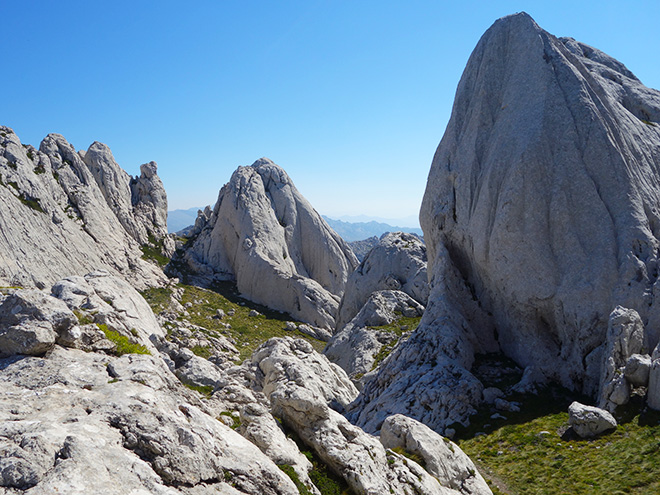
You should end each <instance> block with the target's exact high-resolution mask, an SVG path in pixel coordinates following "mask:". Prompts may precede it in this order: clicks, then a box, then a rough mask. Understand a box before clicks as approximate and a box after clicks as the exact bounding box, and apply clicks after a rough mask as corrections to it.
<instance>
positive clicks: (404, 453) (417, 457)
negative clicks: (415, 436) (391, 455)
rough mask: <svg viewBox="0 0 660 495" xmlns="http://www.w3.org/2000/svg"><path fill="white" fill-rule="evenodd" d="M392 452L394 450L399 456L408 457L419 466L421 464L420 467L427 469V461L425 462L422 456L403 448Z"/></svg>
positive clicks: (395, 448)
mask: <svg viewBox="0 0 660 495" xmlns="http://www.w3.org/2000/svg"><path fill="white" fill-rule="evenodd" d="M390 450H392V451H393V452H396V453H397V454H399V455H402V456H404V457H407V458H408V459H410V460H411V461H415V462H416V463H417V464H419V465H420V466H422V467H423V468H425V469H426V461H425V460H424V458H423V457H422V456H421V455H419V454H413V453H412V452H408V451H407V450H406V449H404V448H403V447H394V448H392V449H390Z"/></svg>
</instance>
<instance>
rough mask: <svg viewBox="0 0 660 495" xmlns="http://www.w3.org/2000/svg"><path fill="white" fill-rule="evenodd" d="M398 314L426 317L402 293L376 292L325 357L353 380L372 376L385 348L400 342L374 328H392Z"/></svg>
mask: <svg viewBox="0 0 660 495" xmlns="http://www.w3.org/2000/svg"><path fill="white" fill-rule="evenodd" d="M397 313H398V314H402V315H404V316H408V317H414V316H422V315H423V314H424V306H422V305H421V304H419V303H418V302H417V301H415V300H414V299H413V298H412V297H410V296H409V295H408V294H406V293H405V292H401V291H398V290H382V291H376V292H373V293H372V294H371V296H370V297H369V299H368V300H367V302H366V303H365V304H364V306H362V309H361V310H360V312H359V313H358V314H357V315H355V318H353V319H352V320H351V321H350V322H349V323H348V324H347V325H346V326H345V327H344V328H343V329H342V330H341V331H340V332H339V333H337V334H335V335H334V336H333V337H332V339H331V340H330V342H328V345H327V346H326V348H325V349H324V350H323V354H325V355H326V356H327V358H328V359H329V360H330V361H332V362H333V363H335V364H337V365H338V366H340V367H341V368H343V369H344V371H346V373H348V375H349V376H350V377H351V378H352V379H356V378H357V377H358V376H360V375H364V374H365V373H369V372H370V371H371V370H372V369H373V367H374V364H375V360H376V356H377V354H378V353H379V352H380V351H381V349H382V348H383V346H393V345H394V344H395V343H396V341H397V340H398V338H399V337H398V335H397V332H393V331H388V330H383V329H377V328H373V327H379V326H383V325H389V324H391V323H392V322H394V321H395V319H396V318H397ZM399 329H400V328H399ZM400 330H401V329H400ZM406 330H407V329H406ZM411 330H412V329H411ZM401 331H402V332H404V333H405V330H401Z"/></svg>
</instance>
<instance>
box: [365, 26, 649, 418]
mask: <svg viewBox="0 0 660 495" xmlns="http://www.w3.org/2000/svg"><path fill="white" fill-rule="evenodd" d="M658 122H660V92H658V91H656V90H653V89H649V88H646V87H645V86H643V85H642V83H641V82H640V81H639V80H638V79H637V78H636V77H635V76H634V75H633V74H632V73H631V72H630V71H628V70H627V69H626V68H625V67H624V66H623V64H621V63H620V62H618V61H616V60H614V59H613V58H611V57H609V56H608V55H606V54H604V53H602V52H600V51H598V50H597V49H595V48H592V47H589V46H587V45H584V44H582V43H579V42H577V41H575V40H573V39H570V38H562V39H558V38H555V37H554V36H552V35H551V34H549V33H547V32H546V31H544V30H543V29H541V28H540V27H539V26H538V25H537V24H536V23H535V22H534V21H533V20H532V19H531V18H530V17H529V16H528V15H527V14H525V13H521V14H516V15H512V16H508V17H504V18H502V19H500V20H498V21H496V22H495V23H494V24H493V26H492V27H491V28H490V29H488V31H487V32H486V33H485V34H484V35H483V37H482V38H481V40H480V41H479V43H478V45H477V47H476V48H475V50H474V52H473V53H472V55H471V57H470V59H469V61H468V64H467V67H466V69H465V71H464V73H463V76H462V78H461V81H460V83H459V86H458V89H457V93H456V99H455V102H454V107H453V110H452V116H451V119H450V122H449V124H448V127H447V130H446V132H445V134H444V136H443V138H442V141H441V142H440V145H439V147H438V149H437V151H436V153H435V156H434V159H433V164H432V166H431V171H430V174H429V178H428V183H427V189H426V193H425V196H424V200H423V204H422V209H421V213H420V220H421V224H422V227H423V230H424V235H425V240H426V243H427V249H428V257H429V278H430V283H431V287H432V288H431V295H430V297H429V304H428V307H427V312H426V314H425V316H424V318H423V320H422V324H421V325H420V328H419V330H418V331H417V332H416V335H413V336H412V337H411V338H410V339H409V340H408V341H407V342H406V344H405V345H404V346H402V347H401V348H400V350H399V353H395V354H398V355H396V356H395V355H393V356H391V358H390V361H389V369H388V366H386V365H387V364H388V363H385V364H384V365H383V367H382V369H381V372H380V374H379V376H378V377H377V378H375V379H374V380H372V385H371V386H368V385H367V386H366V387H365V390H363V397H361V399H360V401H361V402H362V401H364V402H362V403H365V402H367V403H370V404H371V405H372V406H373V409H372V407H371V406H368V407H367V408H366V409H365V410H364V411H363V412H362V413H361V414H362V415H363V416H362V417H363V419H362V421H364V422H367V421H371V420H369V419H368V415H369V414H370V413H369V412H368V411H367V410H368V409H372V411H382V410H384V409H387V410H389V411H390V412H394V411H393V409H398V412H402V413H404V414H410V415H412V416H413V417H417V418H418V419H419V416H422V415H424V416H425V417H427V418H428V421H424V422H426V423H427V424H430V425H431V426H433V427H434V428H440V427H441V426H443V425H446V424H447V421H448V420H449V419H450V418H455V417H456V416H461V415H463V414H467V412H468V411H469V407H468V404H470V403H472V404H475V403H478V401H479V399H478V397H479V394H474V393H473V392H475V391H476V390H475V386H476V385H473V384H474V380H473V379H472V378H470V374H469V372H468V371H467V370H469V368H470V366H471V359H472V358H471V356H472V355H473V354H474V352H480V351H483V350H487V349H484V347H487V348H490V349H492V350H497V349H498V347H499V349H501V350H502V351H503V352H504V353H505V354H507V355H508V356H510V357H512V358H513V359H514V360H515V361H516V362H517V363H518V364H519V365H521V366H522V367H527V366H529V365H534V366H535V367H537V368H538V370H539V371H540V372H541V373H543V374H544V375H546V376H547V377H548V378H550V379H553V380H555V381H558V382H560V383H561V384H563V385H564V386H566V387H568V388H571V389H573V390H578V391H581V392H584V393H587V394H590V395H592V396H594V397H595V396H596V394H597V389H598V384H599V379H600V375H601V367H602V363H603V358H602V356H603V349H604V347H605V345H606V333H607V327H608V319H609V315H610V313H611V312H612V310H613V309H614V308H615V307H616V306H618V305H620V306H623V307H625V308H629V309H633V310H635V311H637V313H638V314H639V316H640V318H641V321H642V322H643V323H644V326H645V335H644V341H645V347H646V348H647V349H652V348H654V347H655V345H656V344H657V342H658V338H659V334H658V331H659V329H660V324H659V323H660V321H659V319H660V305H659V304H658V303H657V302H656V301H657V297H656V296H655V295H656V294H657V292H658V290H660V285H658V282H657V280H658V273H659V271H658V261H659V260H658V253H659V252H660V250H659V248H660V241H659V237H660V187H659V186H660V174H659V172H658V170H660V146H659V144H660V124H658ZM448 283H449V284H454V283H455V284H457V285H455V287H456V288H457V290H459V291H462V293H464V294H465V293H467V295H468V297H467V298H459V297H456V294H455V291H454V290H448V289H447V288H446V286H447V284H448ZM461 285H462V286H463V289H460V286H461ZM470 305H473V306H476V307H478V308H481V309H480V312H478V313H476V318H475V313H474V311H473V309H471V308H469V307H467V306H470ZM429 345H434V346H435V347H434V349H435V350H434V352H428V351H427V350H426V349H428V346H429ZM413 356H414V359H413ZM557 360H561V362H562V365H561V366H556V363H557ZM428 365H430V366H431V368H432V370H435V371H429V369H428V368H429V366H428ZM411 366H412V367H414V368H416V370H414V371H411V369H410V367H411ZM452 366H454V367H458V368H460V371H459V372H458V373H457V374H456V376H458V377H460V378H452V377H451V375H450V374H448V373H446V372H444V371H443V370H442V368H447V367H452ZM391 369H394V370H395V371H394V372H392V371H391ZM396 371H403V372H404V373H403V375H402V374H400V373H396ZM433 373H435V374H436V375H437V376H438V377H440V376H442V377H444V378H446V379H448V380H449V382H447V381H444V382H442V383H444V384H445V385H446V386H448V387H449V388H450V389H452V390H453V395H454V398H455V399H456V402H455V403H454V404H451V403H448V401H445V400H440V401H436V402H435V403H431V404H430V407H431V409H432V410H433V411H436V412H437V413H438V414H433V413H431V412H428V413H421V412H415V410H414V408H413V407H410V408H409V407H401V406H400V405H398V404H401V403H404V404H405V403H407V402H408V399H410V400H411V401H412V402H413V403H414V402H416V398H415V397H411V392H408V391H417V390H420V389H421V390H423V389H425V387H424V384H425V383H429V385H430V382H428V381H427V379H428V377H429V374H433ZM461 380H463V382H461ZM404 384H405V386H404ZM445 385H443V386H445ZM432 388H435V389H437V388H438V387H437V386H436V387H432ZM407 390H408V391H407ZM458 398H461V399H460V400H459V399H458ZM447 407H448V408H449V409H450V411H449V412H447V413H443V414H441V413H440V411H439V409H440V408H447ZM365 411H366V412H365ZM418 411H421V409H418ZM458 411H462V413H458ZM378 414H380V412H379V413H378ZM371 416H372V417H373V414H371ZM464 418H465V416H464ZM363 424H364V423H363Z"/></svg>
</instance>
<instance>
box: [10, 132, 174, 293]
mask: <svg viewBox="0 0 660 495" xmlns="http://www.w3.org/2000/svg"><path fill="white" fill-rule="evenodd" d="M153 173H155V166H150V167H149V170H148V171H146V172H145V170H143V176H146V175H149V177H150V178H149V180H148V181H147V182H146V183H145V184H143V186H142V187H141V188H139V190H138V189H136V188H133V189H135V192H133V190H132V189H131V187H130V185H129V180H128V179H129V178H128V176H127V175H126V173H125V172H123V171H122V170H121V169H120V168H119V166H118V165H117V164H116V163H115V161H114V159H113V158H112V154H111V153H110V150H109V149H107V147H105V146H104V145H101V144H99V143H94V144H92V146H90V149H89V150H88V152H87V153H78V152H76V150H75V149H74V148H73V146H71V145H70V144H69V143H68V142H67V141H66V140H65V139H64V138H63V137H62V136H60V135H58V134H49V135H48V136H47V137H46V138H45V139H44V140H43V141H42V142H41V145H40V146H39V150H37V149H35V148H34V147H32V146H25V145H22V144H21V142H20V140H19V139H18V136H16V134H14V132H13V131H12V130H11V129H10V128H8V127H4V126H0V205H1V208H0V226H1V227H2V229H1V230H2V233H3V235H2V236H0V285H5V286H7V285H9V286H23V287H34V286H37V287H40V288H43V287H49V286H50V285H51V284H53V283H54V282H55V281H57V280H59V279H61V278H63V277H65V276H70V275H74V274H77V275H83V274H85V273H87V272H90V271H93V270H97V269H105V270H109V271H110V272H112V273H114V274H117V275H120V276H123V277H124V278H125V279H127V280H129V281H130V282H131V283H132V284H134V285H135V286H137V287H139V288H144V287H146V286H150V285H152V286H153V285H158V284H161V283H163V282H164V280H165V277H164V276H163V274H162V272H161V270H160V269H158V268H157V267H156V266H155V265H153V264H151V263H148V262H146V261H144V260H142V259H141V257H142V253H141V251H140V245H142V244H145V243H146V242H148V241H149V235H148V234H151V237H152V238H153V240H154V241H157V242H164V241H166V240H168V239H169V238H167V237H164V236H165V234H166V230H165V227H164V226H165V216H166V215H167V202H166V199H165V191H164V189H163V187H162V183H160V180H159V179H158V180H157V177H156V176H154V175H153ZM140 181H143V179H138V182H140ZM140 183H142V182H140ZM132 198H133V199H132ZM138 212H150V215H147V214H146V213H145V214H142V213H139V214H137V213H138ZM166 243H168V244H171V241H167V242H166ZM170 248H173V246H170Z"/></svg>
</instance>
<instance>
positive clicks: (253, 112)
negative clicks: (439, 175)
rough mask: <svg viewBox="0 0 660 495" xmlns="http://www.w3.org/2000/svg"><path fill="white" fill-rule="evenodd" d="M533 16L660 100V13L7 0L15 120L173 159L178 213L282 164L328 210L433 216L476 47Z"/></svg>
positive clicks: (504, 5) (9, 97)
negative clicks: (504, 21) (262, 161)
mask: <svg viewBox="0 0 660 495" xmlns="http://www.w3.org/2000/svg"><path fill="white" fill-rule="evenodd" d="M521 10H525V11H526V12H528V13H529V14H530V15H532V17H534V18H535V19H536V21H537V22H538V23H539V24H540V25H541V27H543V28H544V29H546V30H547V31H549V32H551V33H552V34H555V35H557V36H572V37H574V38H576V39H578V40H580V41H582V42H585V43H587V44H590V45H593V46H595V47H597V48H599V49H601V50H603V51H605V52H606V53H609V54H610V55H612V56H614V57H616V58H618V59H619V60H620V61H621V62H623V63H624V64H626V65H627V66H628V68H629V69H631V70H632V71H633V72H634V73H635V74H636V75H637V76H638V77H639V78H640V79H641V80H642V82H644V83H645V84H646V85H647V86H651V87H655V88H660V61H659V59H658V54H659V53H660V28H659V27H660V2H658V1H657V0H653V1H651V0H646V1H645V0H638V1H635V2H623V1H621V0H619V1H616V2H615V1H607V0H606V1H598V2H595V1H594V2H580V1H575V0H572V1H554V2H547V1H544V2H530V1H527V2H521V1H496V2H495V1H492V0H491V1H480V2H478V1H473V2H470V1H462V2H444V1H416V0H408V1H406V2H403V1H390V2H388V1H384V0H380V1H359V0H347V1H331V0H325V1H323V0H304V1H274V0H268V1H250V0H239V1H233V0H223V1H191V2H172V1H167V0H158V1H156V0H133V1H130V2H128V1H112V2H100V1H90V0H84V1H67V0H62V1H59V2H54V1H52V0H49V1H30V0H23V1H10V0H0V19H2V21H1V23H0V25H1V26H2V51H1V53H2V58H1V60H2V67H3V71H2V83H1V85H2V90H3V98H2V103H1V104H0V123H2V124H4V125H8V126H10V127H12V128H14V130H15V131H16V133H17V134H18V135H19V137H20V138H21V140H22V141H23V142H24V143H30V144H34V145H35V146H38V144H39V142H40V141H41V139H43V137H44V136H45V135H46V134H48V133H49V132H57V133H60V134H63V135H64V136H65V137H66V138H67V139H68V140H69V142H71V143H72V144H73V145H74V146H75V147H76V148H77V149H81V148H82V149H86V148H87V147H88V146H89V145H90V144H91V143H92V142H93V141H95V140H98V141H101V142H104V143H106V144H108V145H109V146H110V148H111V149H112V151H113V153H114V155H115V158H116V160H117V161H118V163H119V164H120V165H121V166H122V167H123V168H124V169H125V170H127V171H128V172H129V173H130V174H133V175H135V174H137V173H139V165H140V164H141V163H144V162H147V161H150V160H155V161H157V162H158V165H159V175H160V176H161V178H162V179H163V182H164V183H165V187H166V189H167V191H168V197H169V202H170V209H177V208H188V207H192V206H199V205H205V204H209V203H213V202H214V201H215V199H216V197H217V194H218V190H219V189H220V187H221V186H222V185H223V184H224V183H225V182H227V181H228V179H229V177H230V175H231V173H232V172H233V170H234V169H235V168H236V167H237V166H239V165H249V164H251V163H252V162H253V161H254V160H256V159H257V158H260V157H262V156H267V157H269V158H271V159H272V160H274V161H275V162H276V163H278V164H279V165H281V166H282V167H284V169H285V170H286V171H287V172H288V173H289V175H290V176H291V178H292V179H293V181H294V182H295V184H296V185H297V187H298V189H300V191H301V192H302V193H303V194H304V195H305V196H306V197H307V198H308V199H309V200H310V202H311V203H312V205H313V206H314V207H315V208H316V209H317V210H319V211H320V212H321V213H324V214H327V215H330V216H339V215H358V214H367V215H373V216H381V217H390V218H399V217H406V216H410V215H417V213H418V210H419V205H420V203H421V198H422V194H423V192H424V187H425V183H426V177H427V174H428V170H429V166H430V163H431V159H432V157H433V153H434V151H435V148H436V146H437V145H438V143H439V141H440V138H441V137H442V133H443V132H444V129H445V126H446V124H447V121H448V119H449V115H450V111H451V106H452V101H453V98H454V93H455V90H456V85H457V83H458V80H459V78H460V76H461V73H462V71H463V69H464V67H465V63H466V62H467V59H468V57H469V55H470V53H471V51H472V49H473V48H474V46H475V45H476V43H477V41H478V40H479V37H480V36H481V35H482V34H483V32H484V31H485V30H486V29H487V28H488V27H489V26H490V25H491V24H492V23H493V22H494V21H495V20H496V19H497V18H499V17H501V16H504V15H507V14H510V13H514V12H518V11H521Z"/></svg>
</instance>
